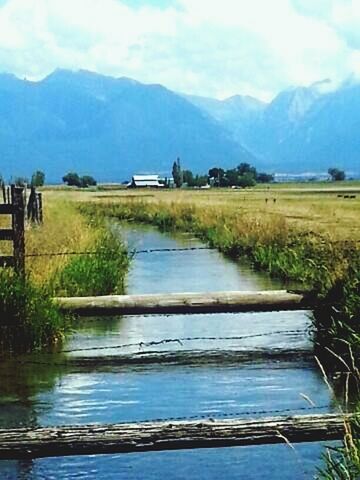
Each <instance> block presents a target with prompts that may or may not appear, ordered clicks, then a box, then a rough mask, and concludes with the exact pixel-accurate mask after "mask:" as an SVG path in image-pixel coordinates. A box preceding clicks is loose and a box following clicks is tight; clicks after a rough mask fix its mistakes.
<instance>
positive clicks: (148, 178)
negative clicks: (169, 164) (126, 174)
mask: <svg viewBox="0 0 360 480" xmlns="http://www.w3.org/2000/svg"><path fill="white" fill-rule="evenodd" d="M133 179H134V181H135V182H158V181H159V175H134V176H133Z"/></svg>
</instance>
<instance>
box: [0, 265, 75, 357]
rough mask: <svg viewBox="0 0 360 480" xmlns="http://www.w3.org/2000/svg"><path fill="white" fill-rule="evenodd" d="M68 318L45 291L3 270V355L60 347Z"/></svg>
mask: <svg viewBox="0 0 360 480" xmlns="http://www.w3.org/2000/svg"><path fill="white" fill-rule="evenodd" d="M68 320H69V319H68V317H66V316H64V315H62V314H61V313H60V312H59V310H58V309H57V307H56V306H55V305H54V303H53V302H52V300H51V298H50V295H49V292H48V290H47V288H46V287H38V286H35V285H34V284H33V283H32V282H31V281H26V280H25V279H24V278H22V277H19V276H18V275H17V274H16V273H15V272H14V271H13V270H10V269H9V270H5V269H0V329H1V330H0V353H1V354H4V353H7V354H9V353H11V354H14V353H20V352H21V353H22V352H28V351H34V350H38V349H41V348H44V347H49V346H53V345H56V344H58V343H60V342H61V341H62V340H63V336H64V334H65V332H66V330H67V327H68Z"/></svg>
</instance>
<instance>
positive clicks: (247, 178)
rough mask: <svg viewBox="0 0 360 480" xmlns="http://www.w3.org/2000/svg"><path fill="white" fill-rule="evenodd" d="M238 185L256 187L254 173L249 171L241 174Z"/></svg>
mask: <svg viewBox="0 0 360 480" xmlns="http://www.w3.org/2000/svg"><path fill="white" fill-rule="evenodd" d="M237 185H238V186H239V187H241V188H246V187H254V186H255V185H256V180H255V177H254V174H253V173H252V172H247V173H244V175H239V177H238V183H237Z"/></svg>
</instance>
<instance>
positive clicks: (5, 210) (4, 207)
mask: <svg viewBox="0 0 360 480" xmlns="http://www.w3.org/2000/svg"><path fill="white" fill-rule="evenodd" d="M13 212H14V207H13V206H12V205H9V204H7V203H4V204H1V205H0V215H12V213H13Z"/></svg>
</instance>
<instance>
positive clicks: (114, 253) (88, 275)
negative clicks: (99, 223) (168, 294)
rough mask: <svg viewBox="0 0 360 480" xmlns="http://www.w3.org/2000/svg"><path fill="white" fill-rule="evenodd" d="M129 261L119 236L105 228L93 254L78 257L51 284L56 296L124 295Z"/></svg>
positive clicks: (96, 242) (93, 246) (92, 249)
mask: <svg viewBox="0 0 360 480" xmlns="http://www.w3.org/2000/svg"><path fill="white" fill-rule="evenodd" d="M128 266H129V257H128V255H127V251H126V249H125V247H124V246H123V244H122V243H121V242H120V241H119V239H118V238H116V237H115V235H114V234H113V233H112V232H110V231H107V230H106V229H105V228H101V231H100V233H99V236H98V238H97V239H96V241H95V243H94V244H93V245H91V254H86V255H77V256H74V257H72V258H71V260H70V261H69V262H68V263H67V264H66V265H65V267H64V268H62V269H61V270H59V271H58V272H57V273H56V274H55V275H54V277H53V278H52V279H51V281H50V289H51V291H52V292H53V294H54V295H56V296H64V297H68V296H77V297H81V296H86V295H90V296H91V295H106V294H109V293H114V294H122V293H124V282H125V274H126V272H127V270H128Z"/></svg>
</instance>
